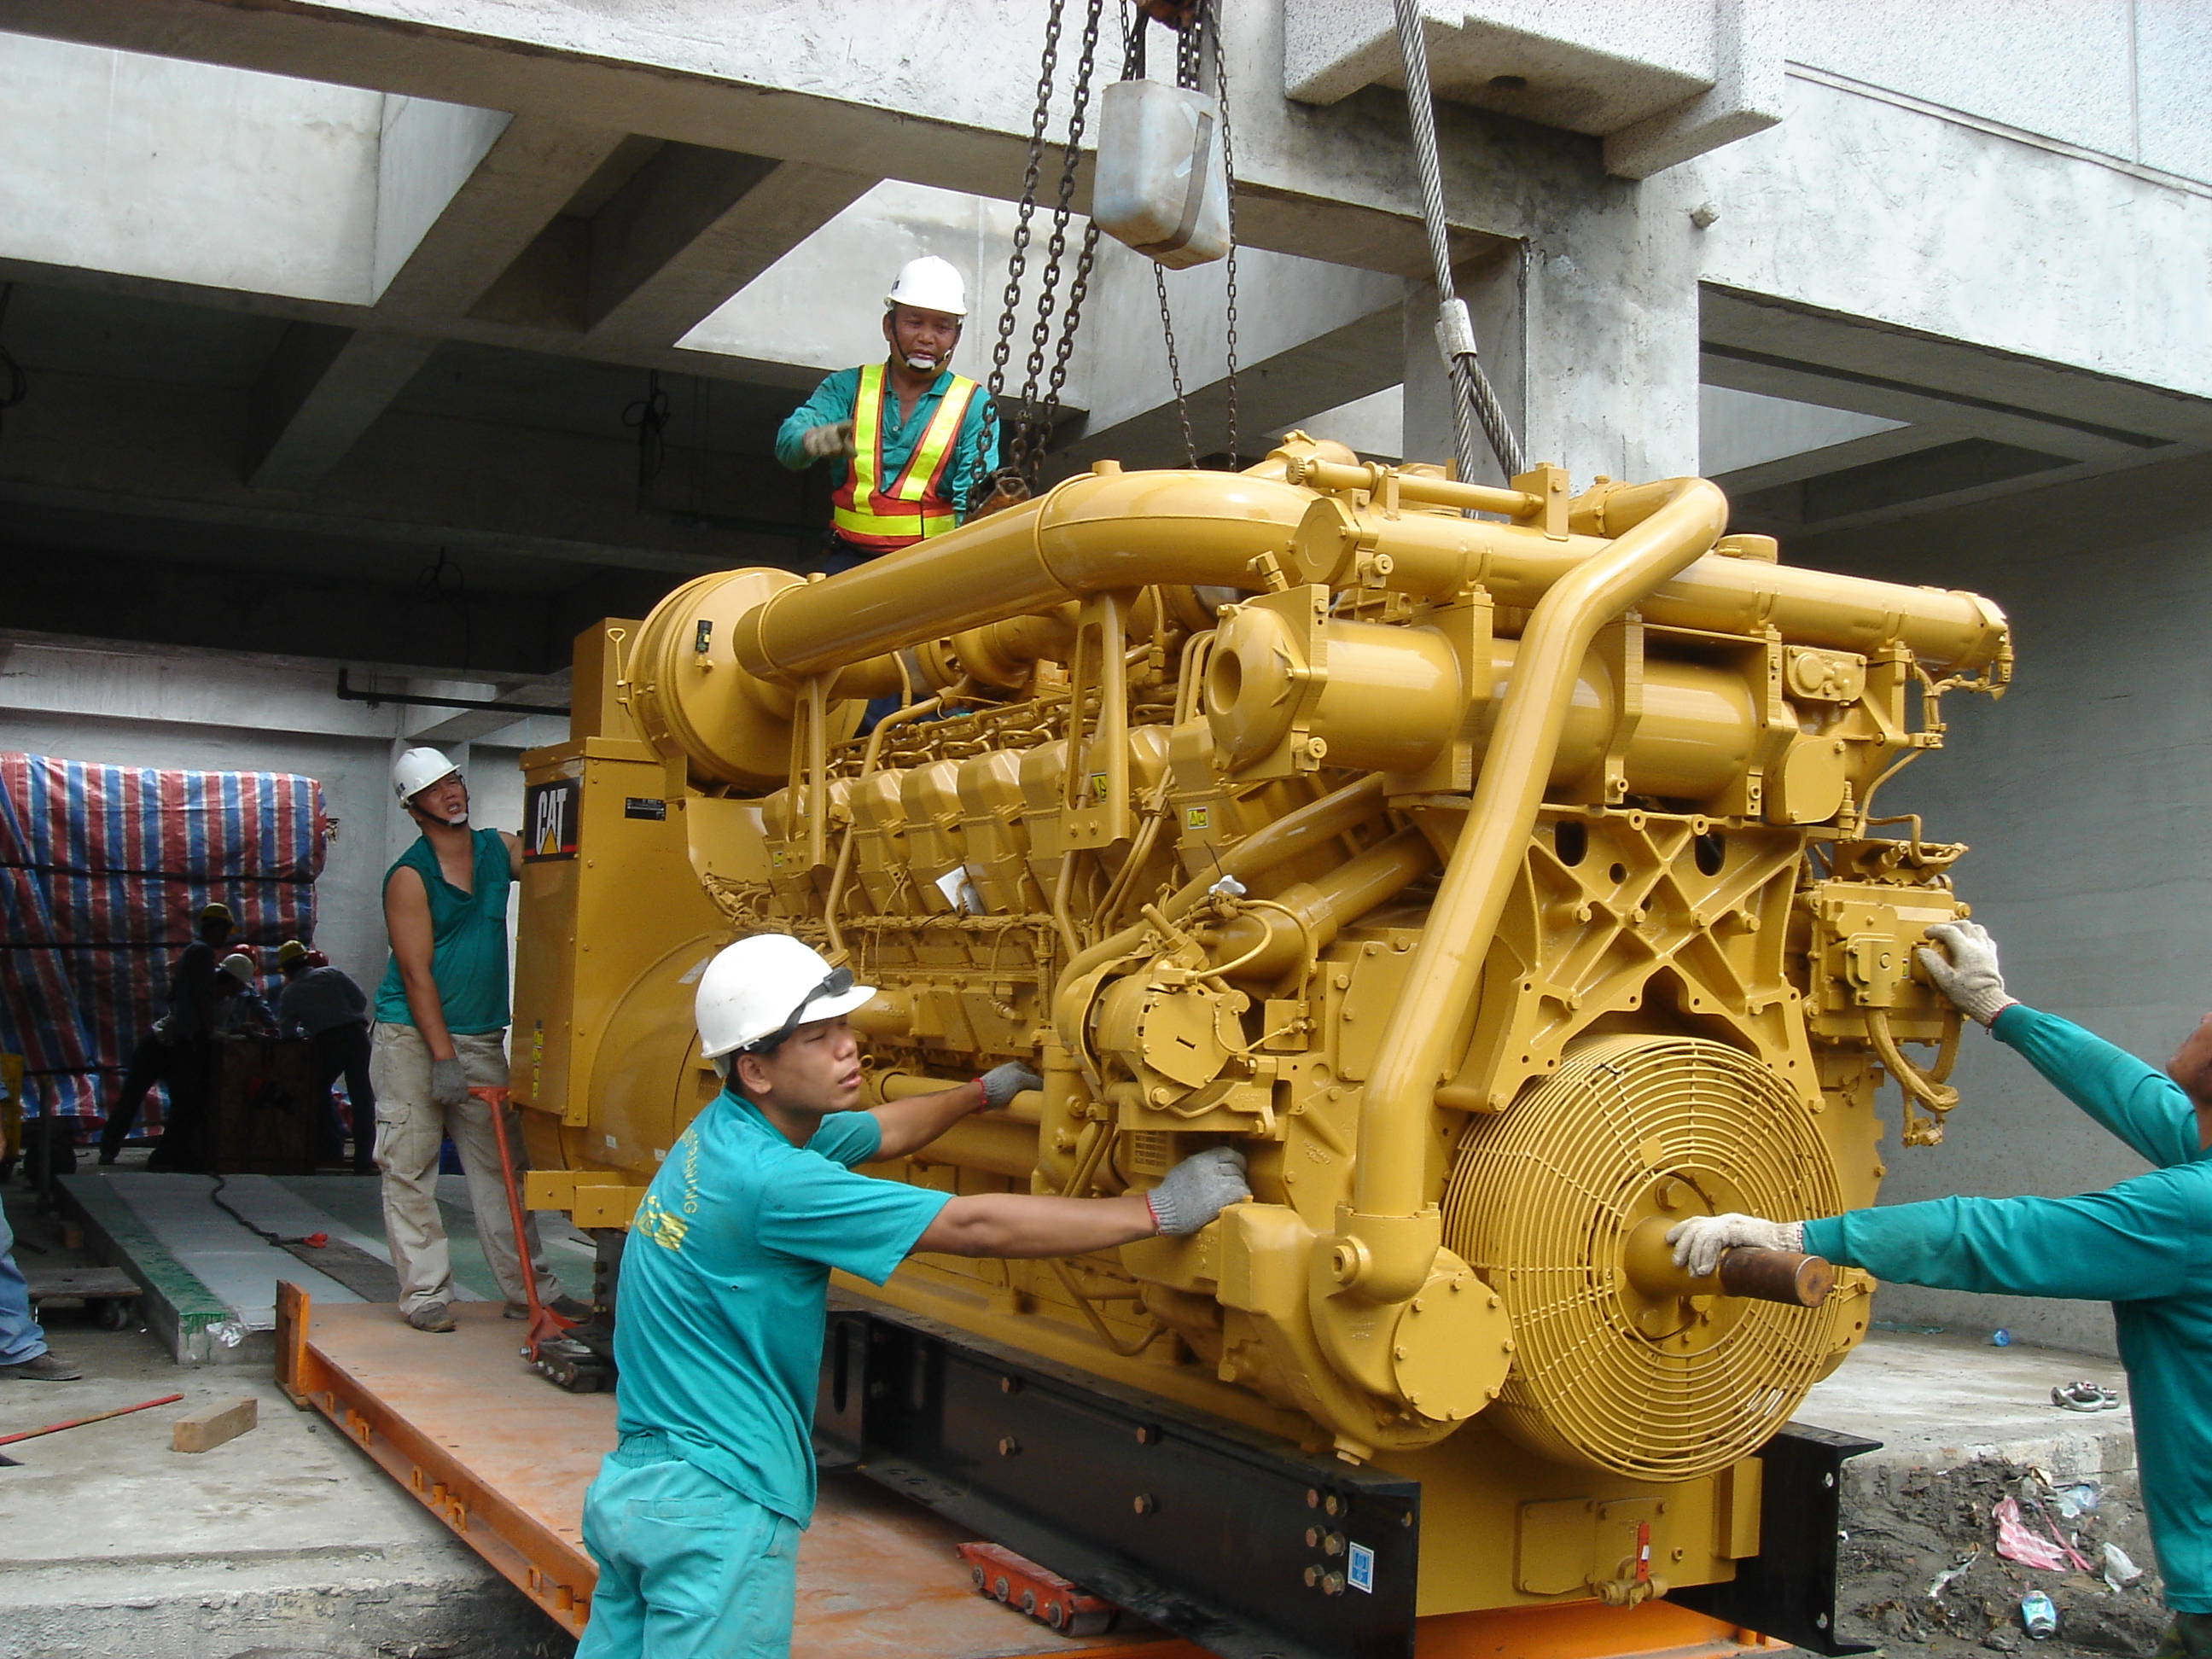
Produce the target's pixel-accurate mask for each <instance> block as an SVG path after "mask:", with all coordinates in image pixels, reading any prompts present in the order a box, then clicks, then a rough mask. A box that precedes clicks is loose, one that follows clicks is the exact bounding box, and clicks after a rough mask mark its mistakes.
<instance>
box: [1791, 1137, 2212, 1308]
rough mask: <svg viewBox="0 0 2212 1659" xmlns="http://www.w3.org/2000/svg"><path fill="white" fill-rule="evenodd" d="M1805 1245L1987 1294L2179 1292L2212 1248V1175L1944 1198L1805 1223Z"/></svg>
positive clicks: (2111, 1296)
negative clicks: (2038, 1193)
mask: <svg viewBox="0 0 2212 1659" xmlns="http://www.w3.org/2000/svg"><path fill="white" fill-rule="evenodd" d="M1802 1237H1803V1243H1802V1249H1804V1250H1805V1251H1806V1252H1807V1253H1808V1254H1809V1255H1821V1256H1826V1257H1827V1258H1828V1259H1829V1260H1830V1261H1835V1262H1838V1263H1840V1264H1842V1265H1843V1266H1844V1267H1863V1268H1865V1269H1866V1270H1867V1271H1868V1272H1869V1273H1872V1274H1874V1275H1875V1277H1876V1278H1877V1279H1893V1280H1895V1281H1896V1282H1898V1283H1899V1284H1904V1285H1928V1286H1929V1287H1931V1288H1933V1289H1936V1290H1948V1291H1979V1292H1981V1293H1983V1294H1984V1295H2002V1296H2047V1297H2079V1298H2081V1299H2083V1300H2087V1301H2100V1302H2136V1301H2146V1300H2148V1299H2150V1298H2152V1297H2161V1296H2171V1295H2172V1294H2174V1293H2175V1292H2176V1291H2180V1290H2182V1289H2183V1288H2184V1287H2185V1286H2186V1285H2189V1284H2190V1283H2191V1280H2192V1279H2194V1278H2195V1277H2196V1276H2197V1274H2198V1273H2200V1272H2201V1271H2202V1263H2203V1261H2204V1259H2205V1256H2206V1252H2207V1250H2208V1249H2212V1170H2206V1169H2204V1168H2202V1167H2195V1168H2184V1169H2178V1170H2152V1171H2151V1172H2150V1173H2149V1174H2148V1175H2142V1176H2136V1178H2135V1179H2134V1180H2132V1181H2124V1182H2121V1183H2120V1184H2119V1185H2118V1186H2117V1187H2113V1188H2110V1189H2108V1190H2106V1191H2105V1192H2101V1193H2088V1194H2083V1195H2082V1196H2081V1197H2079V1198H1939V1199H1936V1200H1932V1201H1931V1202H1929V1203H1925V1204H1896V1205H1887V1206H1882V1207H1881V1208H1877V1209H1871V1210H1853V1211H1850V1212H1849V1213H1847V1214H1844V1215H1839V1216H1831V1217H1828V1218H1825V1219H1823V1220H1819V1221H1808V1222H1807V1223H1805V1225H1804V1231H1803V1235H1802Z"/></svg>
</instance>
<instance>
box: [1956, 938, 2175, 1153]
mask: <svg viewBox="0 0 2212 1659" xmlns="http://www.w3.org/2000/svg"><path fill="white" fill-rule="evenodd" d="M1928 937H1929V939H1930V940H1931V941H1932V942H1933V945H1934V946H1936V947H1940V948H1930V947H1929V946H1923V947H1922V949H1921V950H1920V951H1919V952H1918V956H1919V962H1920V966H1921V968H1922V969H1923V971H1925V972H1926V974H1927V975H1928V978H1929V983H1931V984H1933V985H1934V986H1935V987H1936V989H1937V990H1939V991H1941V992H1942V994H1944V995H1945V996H1946V997H1948V999H1949V1000H1950V1001H1951V1003H1952V1004H1953V1006H1955V1007H1956V1008H1957V1009H1958V1010H1959V1012H1960V1013H1962V1014H1964V1015H1966V1017H1967V1018H1970V1019H1972V1020H1976V1021H1978V1022H1979V1023H1980V1024H1984V1025H1986V1026H1987V1027H1989V1029H1990V1032H1991V1033H1992V1034H1993V1035H1994V1036H1996V1038H1997V1039H1998V1040H1999V1041H2000V1042H2004V1043H2007V1044H2008V1045H2010V1046H2011V1047H2012V1048H2017V1049H2018V1050H2019V1051H2020V1052H2021V1054H2024V1055H2026V1056H2027V1060H2028V1063H2029V1064H2030V1065H2032V1066H2034V1067H2035V1069H2036V1070H2037V1071H2039V1072H2040V1073H2043V1075H2044V1076H2045V1077H2046V1078H2048V1079H2050V1080H2051V1083H2052V1084H2054V1085H2057V1088H2058V1090H2059V1091H2061V1092H2062V1093H2063V1094H2064V1095H2065V1097H2067V1098H2068V1099H2069V1100H2070V1101H2072V1102H2073V1103H2075V1105H2077V1106H2079V1107H2080V1108H2081V1109H2082V1110H2083V1111H2085V1112H2087V1113H2088V1114H2089V1115H2090V1116H2092V1117H2093V1118H2095V1119H2096V1120H2097V1121H2098V1122H2100V1123H2101V1124H2103V1125H2104V1126H2105V1127H2106V1128H2107V1129H2110V1130H2111V1131H2112V1133H2114V1134H2116V1135H2118V1137H2119V1138H2120V1139H2123V1140H2124V1141H2126V1142H2127V1143H2128V1145H2129V1146H2131V1147H2133V1148H2134V1149H2135V1150H2136V1152H2140V1153H2141V1154H2142V1156H2143V1157H2144V1158H2146V1159H2148V1161H2149V1162H2151V1163H2153V1164H2156V1165H2158V1166H2159V1167H2160V1169H2166V1168H2168V1167H2170V1166H2172V1165H2173V1164H2186V1163H2188V1162H2190V1161H2191V1159H2193V1158H2196V1157H2197V1154H2198V1153H2199V1152H2202V1151H2203V1149H2204V1147H2205V1146H2206V1145H2207V1144H2208V1135H2209V1134H2212V1112H2208V1113H2206V1114H2205V1115H2204V1116H2203V1121H2199V1112H2198V1109H2197V1105H2196V1103H2194V1102H2193V1101H2191V1098H2190V1097H2189V1096H2188V1094H2187V1093H2185V1091H2184V1089H2185V1082H2186V1079H2187V1078H2188V1076H2189V1074H2190V1072H2189V1065H2190V1064H2191V1063H2193V1064H2194V1065H2195V1066H2197V1069H2203V1063H2204V1062H2205V1061H2206V1060H2212V1044H2205V1045H2195V1044H2194V1040H2193V1039H2192V1042H2191V1043H2185V1044H2183V1045H2182V1052H2181V1053H2180V1054H2177V1055H2175V1056H2174V1066H2175V1071H2176V1076H2177V1077H2179V1078H2180V1079H2183V1081H2182V1082H2179V1083H2178V1082H2176V1081H2175V1079H2171V1078H2168V1077H2166V1076H2165V1075H2164V1074H2163V1073H2158V1072H2154V1071H2153V1070H2152V1069H2151V1068H2150V1067H2149V1066H2146V1065H2144V1064H2143V1062H2142V1061H2141V1060H2137V1059H2136V1058H2135V1057H2134V1056H2133V1055H2132V1054H2124V1053H2123V1052H2122V1051H2121V1050H2119V1049H2118V1048H2114V1047H2112V1044H2111V1043H2109V1042H2103V1041H2101V1040H2100V1039H2099V1038H2097V1037H2093V1036H2090V1035H2089V1034H2088V1033H2087V1031H2085V1030H2081V1028H2080V1027H2079V1026H2077V1025H2074V1024H2069V1022H2068V1021H2065V1020H2063V1019H2061V1018H2058V1017H2057V1015H2056V1014H2045V1013H2039V1012H2036V1011H2035V1010H2034V1009H2032V1008H2027V1007H2023V1006H2021V1004H2020V1002H2019V1001H2018V1000H2015V998H2014V997H2013V995H2012V994H2011V993H2010V992H2008V991H2007V990H2006V989H2005V982H2004V974H2003V972H2002V969H2000V968H1999V966H1998V964H1997V942H1996V940H1995V939H1992V938H1990V931H1989V929H1988V928H1986V927H1983V926H1982V925H1981V924H1980V923H1979V922H1976V921H1947V922H1941V923H1938V924H1937V925H1936V926H1935V927H1930V928H1929V930H1928ZM2199 1046H2201V1047H2203V1048H2204V1050H2205V1052H2204V1053H2203V1054H2201V1055H2196V1057H2195V1059H2194V1060H2193V1062H2192V1055H2195V1053H2196V1048H2197V1047H2199Z"/></svg>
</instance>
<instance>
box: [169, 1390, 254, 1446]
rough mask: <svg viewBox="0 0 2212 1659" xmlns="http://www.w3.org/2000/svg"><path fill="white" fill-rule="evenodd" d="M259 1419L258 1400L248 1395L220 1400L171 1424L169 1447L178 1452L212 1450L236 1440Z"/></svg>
mask: <svg viewBox="0 0 2212 1659" xmlns="http://www.w3.org/2000/svg"><path fill="white" fill-rule="evenodd" d="M260 1420H261V1402H260V1401H258V1400H256V1399H255V1398H254V1397H253V1396H252V1395H245V1396H243V1397H242V1398H240V1399H237V1400H224V1401H217V1402H216V1404H214V1405H212V1406H203V1407H200V1409H199V1410H197V1411H196V1412H194V1413H192V1414H191V1416H189V1417H180V1418H179V1419H177V1420H176V1422H175V1423H174V1424H173V1425H170V1430H169V1446H170V1449H172V1450H173V1451H180V1452H204V1451H213V1450H214V1449H216V1447H217V1446H220V1445H221V1444H222V1443H223V1442H224V1441H226V1440H235V1439H237V1438H238V1437H239V1436H240V1435H241V1434H244V1433H245V1432H246V1431H247V1430H248V1429H250V1428H252V1426H253V1425H255V1424H256V1423H258V1422H259V1421H260Z"/></svg>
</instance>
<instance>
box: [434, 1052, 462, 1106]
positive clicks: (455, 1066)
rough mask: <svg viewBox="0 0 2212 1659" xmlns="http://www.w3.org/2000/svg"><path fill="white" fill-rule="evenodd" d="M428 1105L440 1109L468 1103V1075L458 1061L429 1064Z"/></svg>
mask: <svg viewBox="0 0 2212 1659" xmlns="http://www.w3.org/2000/svg"><path fill="white" fill-rule="evenodd" d="M430 1103H431V1104H432V1105H433V1106H436V1107H439V1108H441V1109H445V1108H451V1107H454V1106H465V1105H467V1104H468V1103H469V1074H468V1073H467V1072H466V1071H465V1070H464V1069H462V1066H461V1062H460V1061H459V1060H432V1061H431V1062H430Z"/></svg>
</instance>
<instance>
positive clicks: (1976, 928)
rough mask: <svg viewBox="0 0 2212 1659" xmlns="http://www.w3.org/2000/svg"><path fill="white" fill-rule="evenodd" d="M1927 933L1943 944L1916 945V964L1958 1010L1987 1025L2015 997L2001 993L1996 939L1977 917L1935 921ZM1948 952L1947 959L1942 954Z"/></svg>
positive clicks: (2001, 984)
mask: <svg viewBox="0 0 2212 1659" xmlns="http://www.w3.org/2000/svg"><path fill="white" fill-rule="evenodd" d="M1928 937H1929V938H1930V939H1934V940H1936V943H1938V944H1939V945H1942V947H1943V950H1942V951H1931V950H1929V948H1928V947H1927V946H1926V945H1922V946H1921V947H1920V951H1919V956H1920V965H1921V966H1922V967H1923V968H1925V969H1927V970H1928V977H1929V979H1931V980H1933V981H1935V982H1936V989H1937V990H1939V991H1941V992H1942V994H1944V995H1945V996H1947V997H1948V998H1950V999H1951V1000H1952V1002H1953V1003H1954V1004H1955V1005H1956V1006H1957V1007H1958V1010H1959V1012H1960V1013H1962V1014H1964V1015H1966V1017H1967V1018H1969V1019H1977V1020H1979V1021H1980V1022H1981V1023H1982V1024H1984V1025H1987V1024H1989V1023H1990V1021H1991V1020H1993V1019H1995V1018H1996V1017H1997V1016H1998V1015H1999V1014H2001V1013H2002V1012H2004V1011H2005V1010H2006V1009H2008V1008H2009V1007H2011V1006H2012V1005H2013V1004H2014V1003H2015V1002H2016V1001H2018V1000H2019V999H2018V998H2016V997H2009V996H2007V995H2006V994H2005V983H2004V975H2002V974H2001V973H1999V972H1998V971H1997V942H1996V940H1995V939H1991V938H1990V930H1989V929H1988V928H1986V927H1983V926H1982V924H1981V923H1979V922H1978V921H1939V922H1937V923H1936V925H1935V926H1934V927H1930V928H1929V930H1928ZM1944 951H1949V952H1950V955H1949V957H1948V959H1947V958H1946V957H1945V956H1944V954H1943V952H1944Z"/></svg>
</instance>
